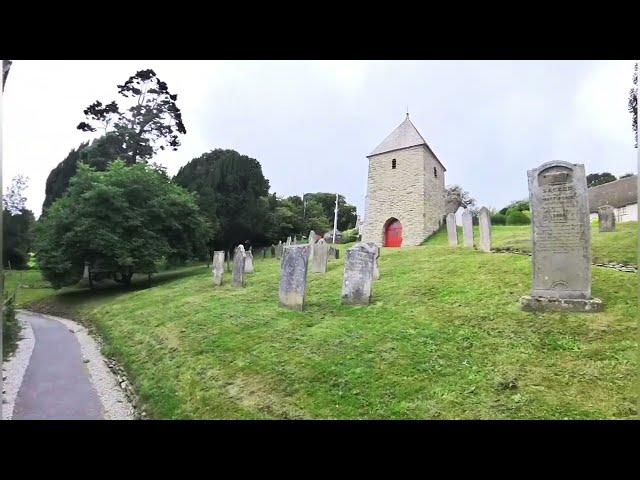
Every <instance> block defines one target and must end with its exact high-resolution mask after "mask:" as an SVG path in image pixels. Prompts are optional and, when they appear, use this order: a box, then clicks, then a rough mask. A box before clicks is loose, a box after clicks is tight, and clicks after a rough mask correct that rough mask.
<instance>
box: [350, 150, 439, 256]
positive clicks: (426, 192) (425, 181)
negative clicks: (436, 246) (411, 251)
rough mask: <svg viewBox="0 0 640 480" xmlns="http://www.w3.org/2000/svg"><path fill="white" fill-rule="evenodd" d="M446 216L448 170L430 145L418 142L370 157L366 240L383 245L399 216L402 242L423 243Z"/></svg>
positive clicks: (363, 235) (364, 230) (364, 231)
mask: <svg viewBox="0 0 640 480" xmlns="http://www.w3.org/2000/svg"><path fill="white" fill-rule="evenodd" d="M393 159H395V160H396V168H395V169H392V167H391V165H392V160H393ZM434 167H436V169H437V172H438V176H437V178H436V177H434V175H433V168H434ZM442 215H444V171H442V167H441V166H440V164H439V163H438V162H437V161H436V160H435V158H434V157H433V155H432V154H431V152H429V151H428V150H427V148H425V147H424V146H422V145H418V146H416V147H410V148H406V149H403V150H396V151H394V152H387V153H383V154H380V155H375V156H373V157H371V158H370V159H369V174H368V179H367V199H366V212H365V225H364V229H363V234H362V241H363V242H375V243H376V244H378V245H381V246H382V245H383V244H384V228H385V223H386V222H387V220H389V219H390V218H397V219H398V220H399V221H400V223H402V236H403V240H402V245H403V246H410V245H419V244H420V243H421V242H422V241H423V240H424V239H425V237H427V236H428V235H429V234H431V233H433V232H434V231H435V230H437V228H438V226H439V223H438V222H439V220H441V218H442Z"/></svg>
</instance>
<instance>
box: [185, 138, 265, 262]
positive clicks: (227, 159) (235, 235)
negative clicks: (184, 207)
mask: <svg viewBox="0 0 640 480" xmlns="http://www.w3.org/2000/svg"><path fill="white" fill-rule="evenodd" d="M174 181H175V182H176V183H177V184H178V185H181V186H183V187H184V188H186V189H187V190H189V191H191V192H196V193H197V194H198V205H200V208H201V210H202V212H203V213H204V215H205V216H206V218H207V220H208V221H209V224H210V225H211V227H212V234H211V237H210V238H209V242H208V245H209V249H210V251H212V250H214V249H229V248H232V247H233V246H234V245H237V244H238V243H242V242H245V241H246V240H249V241H250V242H255V241H256V240H257V239H259V238H261V237H264V232H265V230H266V229H267V228H268V225H267V219H268V216H267V213H268V206H269V201H267V200H265V199H264V197H266V196H267V195H268V193H269V181H268V180H267V179H266V178H265V177H264V175H263V174H262V167H261V166H260V163H259V162H258V161H257V160H256V159H255V158H250V157H248V156H246V155H241V154H239V153H238V152H236V151H235V150H222V149H216V150H213V151H211V152H208V153H205V154H203V155H201V156H200V157H198V158H194V159H193V160H191V161H190V162H189V163H187V164H186V165H185V166H184V167H182V168H181V169H180V170H179V171H178V173H177V174H176V176H175V177H174Z"/></svg>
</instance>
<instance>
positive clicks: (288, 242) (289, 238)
mask: <svg viewBox="0 0 640 480" xmlns="http://www.w3.org/2000/svg"><path fill="white" fill-rule="evenodd" d="M285 245H286V246H287V247H288V246H289V245H291V237H287V243H285Z"/></svg>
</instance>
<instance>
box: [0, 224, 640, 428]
mask: <svg viewBox="0 0 640 480" xmlns="http://www.w3.org/2000/svg"><path fill="white" fill-rule="evenodd" d="M637 229H638V224H637V222H631V223H626V224H620V225H618V226H617V232H615V233H607V234H600V233H599V232H598V231H597V228H593V227H592V232H593V234H592V235H593V242H592V244H593V245H592V251H593V259H594V263H599V262H601V261H617V262H620V263H626V264H632V263H635V257H636V253H637ZM530 230H531V227H530V226H523V227H500V226H497V227H494V228H493V240H494V246H496V247H501V248H504V247H509V246H511V247H513V248H517V249H519V250H526V248H527V246H528V245H529V240H528V239H529V235H530ZM476 235H477V232H476ZM347 247H348V245H341V246H340V248H341V250H342V251H341V255H340V259H339V260H332V261H330V262H329V266H328V270H327V273H326V274H324V275H322V274H314V273H312V272H311V269H309V273H308V278H309V284H308V294H307V297H306V298H307V301H306V309H305V311H304V312H294V311H290V310H285V309H283V308H280V307H279V306H278V284H279V280H280V261H279V260H277V259H271V258H269V259H265V260H263V259H261V258H256V259H255V269H256V273H255V274H252V275H247V280H246V286H245V287H244V288H241V289H234V288H232V287H231V285H230V283H231V274H230V273H228V272H225V277H224V281H223V286H222V287H218V288H214V287H213V282H212V275H211V271H210V269H208V268H205V267H204V266H195V267H188V268H185V269H182V270H179V271H174V272H164V273H162V274H159V275H157V278H156V279H155V280H154V283H153V287H152V288H147V285H146V277H144V278H140V279H138V280H137V281H136V279H135V278H134V284H133V288H132V289H131V290H130V291H123V290H122V289H121V288H118V289H115V288H104V289H101V290H99V291H97V292H90V291H89V290H88V289H86V288H82V287H76V288H67V289H63V290H61V291H59V292H57V293H56V292H54V291H53V290H52V289H51V288H49V287H48V286H47V285H46V284H45V283H44V282H43V281H42V280H41V279H40V276H39V273H38V272H37V271H29V272H24V273H23V274H22V275H23V276H22V279H21V280H20V279H19V275H21V274H20V273H19V272H18V273H16V272H12V273H10V274H9V275H8V276H7V288H8V289H9V290H11V287H12V286H14V287H15V286H17V285H18V284H20V285H22V287H19V289H18V299H17V301H18V305H19V306H21V307H23V308H24V307H29V308H31V309H33V310H37V311H44V312H48V313H53V314H59V315H62V316H70V317H72V318H75V319H77V320H80V321H83V322H84V323H86V324H89V325H92V326H93V327H95V328H96V329H97V331H98V332H99V333H100V334H101V337H102V338H103V339H104V341H105V344H106V346H105V348H106V352H105V353H106V354H107V355H109V356H112V357H114V358H116V359H117V360H118V361H119V362H120V363H121V364H122V366H123V367H124V368H125V369H126V370H127V372H128V374H129V378H130V380H131V381H132V382H133V385H134V387H135V389H136V391H137V392H138V394H139V395H140V397H141V398H142V401H143V402H144V403H145V406H146V410H147V411H148V412H149V414H150V416H151V417H153V418H166V419H209V418H224V419H248V418H257V419H261V418H320V419H365V418H366V419H388V418H394V419H395V418H398V419H399V418H412V419H429V418H434V419H435V418H440V419H509V418H517V419H525V418H526V419H529V418H533V419H564V418H571V419H609V418H632V417H635V416H636V414H637V411H636V397H637V394H636V389H635V378H636V377H635V375H636V365H637V348H638V340H637V338H638V337H637V318H638V313H639V312H638V302H637V294H638V291H637V276H636V275H634V274H630V273H625V272H619V271H616V270H613V269H606V268H599V267H593V295H594V296H595V297H598V298H601V299H602V300H603V302H604V304H605V311H604V312H602V313H595V314H566V313H562V314H560V313H546V314H531V313H525V312H522V311H521V310H520V306H519V303H518V300H519V298H520V296H521V295H525V294H529V293H530V290H531V258H530V257H527V256H524V255H515V254H508V253H507V254H494V253H481V252H478V251H471V250H469V249H464V248H462V247H459V248H455V249H454V248H450V247H448V246H447V240H446V233H438V234H436V235H435V236H434V237H432V238H431V239H429V240H428V241H427V242H425V244H424V245H422V246H419V247H407V248H402V249H382V253H381V258H380V270H381V278H380V280H378V281H377V282H375V284H374V287H373V303H372V304H371V305H370V306H368V307H353V306H345V305H342V304H341V302H340V294H341V285H342V275H343V269H344V256H345V255H344V253H345V250H346V248H347Z"/></svg>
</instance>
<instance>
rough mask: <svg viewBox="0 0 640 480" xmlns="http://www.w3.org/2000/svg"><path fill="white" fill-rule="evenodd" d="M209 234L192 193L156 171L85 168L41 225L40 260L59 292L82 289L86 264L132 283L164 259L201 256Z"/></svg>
mask: <svg viewBox="0 0 640 480" xmlns="http://www.w3.org/2000/svg"><path fill="white" fill-rule="evenodd" d="M207 236H208V229H207V224H206V221H205V219H204V218H203V216H202V214H201V213H200V210H199V209H198V206H197V204H196V201H195V198H194V197H193V195H191V194H189V193H188V192H187V191H185V190H184V189H183V188H181V187H179V186H178V185H175V184H174V183H172V182H171V181H170V180H169V178H168V177H167V175H166V172H165V171H164V170H162V169H160V168H159V167H157V166H151V165H146V164H137V165H132V166H127V165H126V164H125V163H124V162H122V161H114V162H113V163H111V164H110V165H109V166H108V168H107V169H106V170H105V171H104V172H99V171H97V170H95V169H93V168H92V167H90V166H88V165H85V164H80V165H79V168H78V172H77V174H76V175H75V176H74V177H73V179H72V180H71V182H70V185H69V188H68V190H67V192H66V194H65V195H63V196H62V197H61V198H59V199H58V200H56V201H55V202H54V203H53V204H52V205H51V206H50V207H49V210H48V212H47V215H43V216H42V217H41V218H40V220H39V221H38V222H37V224H36V243H35V246H36V254H37V258H38V263H39V266H40V268H41V270H42V273H43V275H44V277H45V278H46V279H47V280H48V281H50V282H51V284H52V285H53V286H54V287H55V288H60V287H62V286H66V285H72V284H74V283H77V282H78V281H79V280H80V278H81V277H82V273H83V270H84V264H85V262H87V263H88V264H89V265H90V268H91V269H92V271H94V272H96V273H97V274H98V276H100V275H102V276H105V277H106V276H110V277H113V279H114V280H116V281H119V282H122V283H124V284H129V283H130V281H131V277H132V275H133V274H134V273H136V272H139V273H151V272H155V271H156V265H157V264H158V263H159V262H161V261H163V260H178V261H184V260H187V259H190V258H194V257H204V253H205V241H206V238H207Z"/></svg>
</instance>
